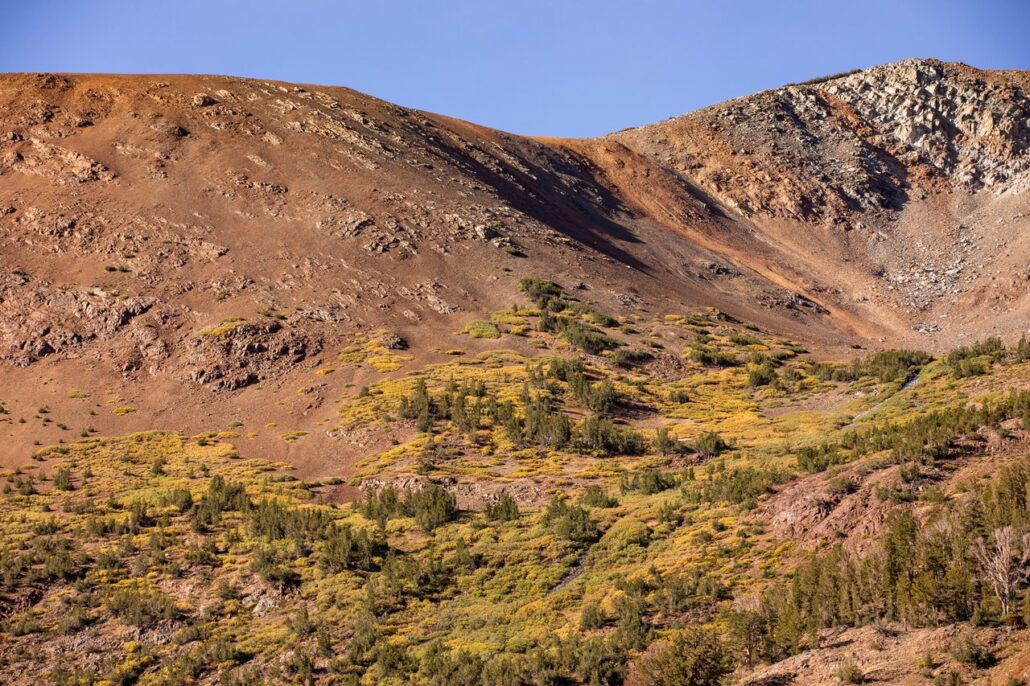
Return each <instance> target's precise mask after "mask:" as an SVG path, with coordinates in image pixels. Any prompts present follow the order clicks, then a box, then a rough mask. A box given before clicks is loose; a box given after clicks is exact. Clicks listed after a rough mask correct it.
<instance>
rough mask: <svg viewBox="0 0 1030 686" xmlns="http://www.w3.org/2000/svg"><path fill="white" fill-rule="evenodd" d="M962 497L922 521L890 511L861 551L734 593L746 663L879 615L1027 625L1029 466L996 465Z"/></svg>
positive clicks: (820, 558)
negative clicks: (760, 588)
mask: <svg viewBox="0 0 1030 686" xmlns="http://www.w3.org/2000/svg"><path fill="white" fill-rule="evenodd" d="M966 495H967V497H963V498H956V499H955V500H954V501H952V502H949V503H947V504H945V505H943V506H941V507H940V508H939V509H938V510H937V511H936V512H935V513H933V514H932V515H931V516H930V517H928V518H926V519H925V520H921V519H917V518H916V517H915V516H914V515H913V514H912V513H911V512H910V511H909V510H907V509H899V510H897V511H896V512H895V513H894V515H893V516H892V517H891V519H890V521H889V523H888V525H887V527H886V529H885V531H884V532H883V533H882V534H881V535H880V536H879V538H878V540H877V541H876V543H875V545H874V546H873V547H872V549H871V552H869V553H868V554H865V555H858V554H855V553H852V552H848V551H846V550H844V549H843V548H841V547H840V546H835V547H832V548H830V549H828V550H825V551H822V552H820V553H817V554H813V555H811V556H810V557H809V558H808V559H807V560H805V561H804V562H803V563H802V564H801V565H800V566H799V567H798V568H797V569H796V570H795V572H794V574H793V578H792V579H791V580H790V581H788V582H783V583H778V584H774V585H772V586H771V587H769V588H768V589H767V590H766V591H765V592H764V593H762V594H761V595H759V596H754V597H750V598H747V599H742V600H741V601H740V602H738V603H737V604H736V606H735V608H734V610H733V611H732V612H731V619H732V622H731V626H732V627H733V633H734V636H735V641H736V643H737V644H738V645H739V646H740V648H741V650H742V652H743V654H744V656H745V657H746V659H748V660H749V661H754V660H758V659H761V660H768V661H776V660H780V659H782V658H783V657H786V656H788V655H791V654H793V653H796V652H799V651H800V650H803V649H805V648H809V647H813V646H817V645H818V644H819V632H820V630H822V629H827V628H833V627H838V626H860V625H863V624H868V623H871V622H876V621H884V620H895V621H901V622H904V623H906V624H908V625H911V626H936V625H939V624H946V623H954V622H971V623H973V624H975V625H981V624H999V623H1001V624H1015V625H1023V626H1030V504H1028V501H1030V468H1028V467H1027V465H1026V463H1025V462H1024V463H1021V464H1017V465H1013V466H1008V467H1005V468H1003V469H1002V470H1001V471H1000V472H999V473H998V475H997V477H996V478H995V479H994V480H993V482H992V483H990V484H987V485H983V486H979V487H977V488H976V490H975V491H973V492H971V493H968V494H966Z"/></svg>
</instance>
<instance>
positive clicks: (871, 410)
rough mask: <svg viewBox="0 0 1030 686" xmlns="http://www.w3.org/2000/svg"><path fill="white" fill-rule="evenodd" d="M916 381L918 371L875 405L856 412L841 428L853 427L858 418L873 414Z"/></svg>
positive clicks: (917, 381)
mask: <svg viewBox="0 0 1030 686" xmlns="http://www.w3.org/2000/svg"><path fill="white" fill-rule="evenodd" d="M917 383H919V373H918V372H917V373H916V374H913V375H912V376H910V377H909V378H908V380H907V381H905V383H903V384H901V387H900V388H899V389H898V390H896V391H895V392H893V393H891V394H890V395H888V396H887V397H886V398H884V399H883V400H881V401H880V402H878V403H876V404H875V405H873V406H872V407H870V408H869V409H868V410H863V411H861V412H859V413H858V414H856V415H855V416H854V417H852V418H851V421H850V422H849V423H848V424H847V426H844V427H843V428H845V429H850V428H852V427H854V426H855V424H856V423H858V421H859V420H860V419H863V418H864V417H868V416H869V415H871V414H873V413H874V412H876V411H877V410H879V409H880V408H881V407H883V406H884V405H885V404H887V403H888V402H889V401H891V400H893V399H894V398H896V397H897V396H898V394H900V393H902V392H904V391H907V390H908V389H910V388H912V387H913V386H915V385H916V384H917Z"/></svg>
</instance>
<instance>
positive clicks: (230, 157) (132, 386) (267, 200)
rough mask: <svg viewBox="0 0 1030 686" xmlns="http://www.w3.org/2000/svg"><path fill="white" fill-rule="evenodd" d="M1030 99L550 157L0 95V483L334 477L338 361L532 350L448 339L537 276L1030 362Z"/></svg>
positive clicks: (212, 107) (893, 75)
mask: <svg viewBox="0 0 1030 686" xmlns="http://www.w3.org/2000/svg"><path fill="white" fill-rule="evenodd" d="M1028 85H1030V76H1028V75H1027V74H1026V73H1024V72H986V71H979V70H975V69H972V68H970V67H966V66H964V65H957V64H945V63H940V62H936V61H932V60H911V61H906V62H901V63H897V64H893V65H887V66H883V67H877V68H874V69H870V70H868V71H864V72H858V73H854V74H851V75H846V76H843V77H837V78H830V79H826V80H819V81H816V82H812V83H808V84H802V85H791V86H785V87H783V88H780V89H776V90H772V91H767V92H764V93H759V94H756V95H753V96H748V97H744V98H740V99H737V100H733V101H730V102H727V103H724V104H721V105H717V106H714V107H710V108H707V109H704V110H701V111H698V112H695V113H692V114H688V115H685V116H683V117H679V118H675V119H671V120H668V121H665V122H660V123H657V124H653V125H650V126H645V127H641V128H637V129H632V130H627V131H622V132H619V133H615V134H612V135H609V136H605V137H602V138H598V139H590V140H558V139H531V138H525V137H519V136H515V135H511V134H507V133H503V132H500V131H496V130H492V129H488V128H485V127H481V126H477V125H475V124H471V123H467V122H463V121H458V120H455V119H452V118H448V117H443V116H439V115H435V114H430V113H425V112H420V111H415V110H410V109H405V108H402V107H398V106H396V105H392V104H390V103H387V102H383V101H381V100H377V99H375V98H372V97H369V96H366V95H362V94H360V93H357V92H354V91H351V90H347V89H342V88H330V87H322V86H299V85H293V84H284V83H275V82H266V81H260V80H253V79H240V78H230V77H217V76H94V75H57V74H10V75H3V76H0V374H2V379H3V387H2V389H0V403H2V404H3V406H4V407H5V409H6V410H7V412H8V413H9V414H8V415H7V416H8V417H9V418H11V421H10V422H9V423H5V424H3V425H0V439H2V440H0V464H2V465H6V466H14V465H17V464H21V463H23V462H24V461H25V460H26V459H27V457H28V456H29V455H30V454H31V452H32V450H33V446H34V444H36V443H39V444H43V445H46V444H51V443H55V442H58V441H61V440H65V441H71V440H76V439H77V438H78V436H79V435H80V433H82V432H88V430H90V429H92V430H94V431H95V432H98V433H100V434H124V433H128V432H131V431H136V430H142V429H153V428H167V429H174V430H180V431H184V432H187V433H193V432H197V431H202V430H213V429H215V430H216V429H224V428H227V427H230V426H231V425H232V424H233V422H242V426H241V427H239V428H237V429H235V430H237V431H238V432H239V433H240V434H241V439H240V440H241V442H242V445H241V448H244V447H245V449H246V451H247V453H248V455H251V456H254V457H267V458H272V459H281V460H284V461H287V462H290V463H292V464H294V465H296V466H298V467H299V468H300V470H301V472H302V473H304V474H306V475H312V476H314V475H334V476H339V475H347V474H348V473H349V472H348V470H349V465H350V464H351V462H352V461H353V459H354V458H355V457H357V456H359V455H361V454H363V450H362V447H361V446H360V445H354V444H351V443H347V442H345V441H343V440H341V439H340V438H339V437H337V436H335V435H333V434H332V433H331V432H329V431H327V429H329V428H331V426H332V423H331V419H332V418H333V417H334V413H335V410H334V401H335V400H336V399H338V398H339V397H341V396H342V395H343V394H350V393H353V392H356V389H357V388H358V387H360V386H361V385H363V384H365V383H368V382H369V381H371V380H374V379H376V378H380V376H381V373H380V372H378V371H376V370H374V369H371V368H369V367H368V366H367V365H363V366H360V367H357V366H354V365H349V364H346V363H341V362H340V361H339V360H338V357H339V355H340V353H341V351H342V350H344V349H345V348H347V347H348V346H351V345H354V344H355V342H361V341H364V340H366V339H376V338H377V337H379V336H380V335H382V334H383V333H384V332H385V333H389V334H396V335H399V336H400V337H401V338H403V339H404V340H405V341H406V342H407V346H408V347H407V349H406V350H400V351H397V352H399V353H402V354H404V355H407V356H409V357H411V358H412V359H411V362H410V364H411V365H412V366H417V365H419V364H422V363H425V362H429V361H433V360H436V359H444V354H443V353H444V352H445V351H446V350H447V349H449V348H454V347H460V348H463V349H465V350H469V351H474V350H482V349H489V348H492V347H512V346H516V347H517V346H519V345H525V346H526V349H527V350H530V348H529V347H528V344H526V343H523V342H520V341H514V342H513V341H512V340H509V339H508V338H506V339H504V340H502V341H496V340H489V339H485V340H484V339H470V338H468V337H462V338H456V337H455V336H454V334H455V332H457V331H460V330H461V329H462V327H463V326H464V324H465V323H467V322H468V321H469V320H472V319H478V318H482V317H483V316H484V315H485V314H486V313H489V312H490V311H493V310H498V309H502V308H505V307H507V306H509V305H510V304H511V302H512V301H513V300H514V299H516V298H517V297H518V296H517V288H516V285H517V283H518V281H519V280H520V279H521V278H522V277H525V276H528V275H535V276H540V277H544V278H549V279H553V280H555V281H558V282H560V283H562V284H563V285H565V286H566V287H569V288H573V287H576V286H578V285H581V287H582V288H584V289H586V291H585V292H586V293H587V294H588V297H589V299H590V300H591V301H593V302H596V303H599V304H600V305H602V306H603V307H605V308H606V309H607V310H608V311H610V312H612V313H613V314H616V315H630V314H633V313H646V314H648V315H649V316H654V317H658V316H661V315H663V314H666V313H684V312H692V311H698V310H701V309H705V308H716V309H718V310H720V311H722V312H725V313H728V314H729V315H731V316H734V317H736V318H739V319H741V320H745V321H749V322H754V323H755V324H757V325H758V326H760V327H762V328H764V329H766V330H770V331H775V332H779V333H782V334H784V335H789V336H791V337H794V338H796V339H801V340H803V341H805V342H807V343H809V344H810V345H812V346H814V347H817V348H819V349H821V350H825V351H829V352H831V353H836V354H844V351H846V350H847V349H848V346H850V345H852V344H862V345H867V346H870V345H871V346H886V345H891V346H894V345H906V346H910V347H921V348H927V349H933V350H942V349H945V348H948V347H950V346H952V345H954V344H956V343H961V342H964V341H966V340H972V339H976V338H981V337H983V336H984V335H986V334H999V335H1002V336H1003V337H1005V338H1008V339H1013V338H1017V337H1018V336H1019V334H1020V333H1021V332H1024V331H1025V330H1027V328H1028V323H1030V295H1028V291H1030V280H1028V279H1030V269H1028V267H1027V264H1028V262H1030V260H1028V257H1030V234H1028V232H1027V231H1026V227H1027V226H1028V221H1030V220H1028V217H1030V194H1028V193H1027V188H1028V187H1030V154H1028V147H1030V128H1028V126H1030V124H1028V122H1030V102H1028V99H1027V96H1026V88H1027V86H1028ZM388 347H389V346H388ZM329 369H332V371H331V372H329V371H328V370H329ZM319 370H322V372H323V373H321V374H319V373H317V372H318V371H319ZM43 409H45V410H46V412H41V411H40V410H43ZM45 419H50V420H51V421H49V422H45V421H44V420H45ZM20 420H25V421H24V422H21V421H20ZM295 431H305V432H307V433H308V435H307V436H306V437H305V439H304V440H303V441H297V442H295V443H290V442H287V441H285V440H284V439H283V436H284V435H286V434H288V433H290V432H295Z"/></svg>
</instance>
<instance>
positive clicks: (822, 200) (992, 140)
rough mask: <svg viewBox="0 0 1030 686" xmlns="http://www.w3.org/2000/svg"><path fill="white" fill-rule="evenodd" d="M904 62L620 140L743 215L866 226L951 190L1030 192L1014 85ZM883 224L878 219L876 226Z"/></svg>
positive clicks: (1024, 106) (1025, 106) (1015, 80)
mask: <svg viewBox="0 0 1030 686" xmlns="http://www.w3.org/2000/svg"><path fill="white" fill-rule="evenodd" d="M987 74H988V73H987V72H978V71H976V70H973V69H970V68H967V67H964V66H962V65H956V64H945V63H941V62H938V61H935V60H905V61H903V62H898V63H894V64H889V65H884V66H881V67H876V68H873V69H869V70H866V71H859V72H855V73H852V74H848V75H845V76H838V77H830V78H826V79H817V80H814V81H811V82H807V83H804V84H793V85H788V86H784V87H782V88H778V89H775V90H770V91H765V92H762V93H758V94H755V95H751V96H746V97H742V98H738V99H736V100H731V101H729V102H726V103H722V104H720V105H715V106H713V107H709V108H706V109H703V110H699V111H698V112H695V113H692V114H688V115H684V116H682V117H677V118H675V119H670V120H668V121H665V122H659V123H657V124H652V125H649V126H644V127H640V128H638V129H631V130H628V131H625V132H621V133H619V134H614V136H613V137H614V138H616V139H619V140H621V141H623V142H625V143H626V144H627V145H629V146H630V147H632V148H634V149H637V150H640V151H642V152H644V153H646V154H649V155H651V156H652V157H654V158H656V159H657V160H659V161H660V162H662V163H663V164H665V165H667V166H669V167H670V168H672V169H673V170H675V171H676V172H677V173H679V174H681V175H682V176H684V177H686V178H688V179H690V180H691V181H695V182H697V183H698V184H699V185H700V186H701V187H702V188H704V189H705V190H707V191H709V192H711V193H712V194H713V195H714V196H715V197H716V198H718V199H720V200H721V201H722V202H723V203H724V204H726V205H727V206H729V207H730V208H732V209H734V210H736V211H739V212H740V213H741V214H743V215H745V216H747V217H752V216H756V215H758V216H768V217H778V218H785V219H790V220H793V221H803V222H820V221H829V222H831V223H834V224H841V225H843V226H845V227H846V228H860V227H861V226H864V225H865V223H866V219H864V218H863V217H861V216H859V215H861V214H865V213H868V214H870V215H878V214H890V213H892V212H895V211H897V210H900V209H901V208H902V207H903V206H904V204H905V203H906V202H907V201H908V200H910V199H913V198H915V199H919V198H922V197H925V195H926V194H927V193H930V192H933V191H934V190H938V189H939V186H938V185H935V184H936V183H938V182H939V181H944V182H945V183H946V184H947V185H950V186H953V187H964V188H967V189H969V190H972V191H976V190H981V189H990V190H994V191H998V192H1001V191H1005V190H1010V189H1012V190H1022V189H1025V188H1026V187H1027V186H1028V185H1030V156H1028V155H1027V147H1028V146H1030V128H1028V127H1030V99H1028V98H1027V95H1026V92H1025V91H1024V90H1023V89H1022V87H1021V85H1020V84H1021V83H1023V82H1025V76H1024V75H1022V74H1015V75H1014V76H1013V77H1012V78H1011V79H1010V78H1008V77H1007V76H1006V75H1005V74H1004V73H1001V74H999V73H990V78H985V75H987ZM872 218H873V219H874V220H875V217H872Z"/></svg>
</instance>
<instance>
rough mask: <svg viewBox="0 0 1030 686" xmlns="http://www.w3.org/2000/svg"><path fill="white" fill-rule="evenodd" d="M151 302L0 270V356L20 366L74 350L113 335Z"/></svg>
mask: <svg viewBox="0 0 1030 686" xmlns="http://www.w3.org/2000/svg"><path fill="white" fill-rule="evenodd" d="M155 302H156V300H155V299H154V298H150V297H129V298H119V297H117V296H115V295H114V294H112V293H108V292H105V291H103V290H101V289H84V288H67V287H59V286H55V285H53V284H50V283H46V282H42V283H33V282H31V280H30V279H29V277H28V276H27V275H26V274H24V273H20V272H15V273H8V274H2V275H0V360H4V361H6V362H8V363H10V364H13V365H15V366H18V367H25V366H28V365H30V364H32V363H33V362H36V361H37V360H39V359H41V358H43V357H46V356H48V355H55V354H62V355H68V354H74V353H76V352H78V351H80V350H81V349H82V348H83V346H85V345H86V344H87V343H91V342H94V341H102V340H107V339H110V338H112V337H114V336H115V334H117V333H118V332H119V331H121V330H122V329H123V328H125V327H126V326H127V325H128V324H129V323H130V322H131V321H132V320H133V319H134V318H136V317H138V316H139V315H141V314H143V313H145V312H146V311H147V310H149V309H150V308H151V306H152V305H153V304H154V303H155Z"/></svg>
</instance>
